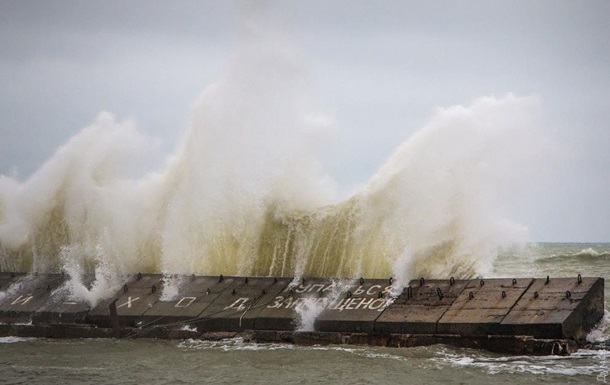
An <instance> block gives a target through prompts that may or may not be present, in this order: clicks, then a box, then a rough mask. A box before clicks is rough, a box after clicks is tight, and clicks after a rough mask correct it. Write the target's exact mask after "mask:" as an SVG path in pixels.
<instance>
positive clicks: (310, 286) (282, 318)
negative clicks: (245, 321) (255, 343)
mask: <svg viewBox="0 0 610 385" xmlns="http://www.w3.org/2000/svg"><path fill="white" fill-rule="evenodd" d="M333 285H334V284H333V281H332V280H331V279H328V278H309V279H302V280H300V281H294V282H293V279H291V278H288V279H287V283H286V285H284V287H283V288H282V290H280V291H279V292H278V293H277V294H276V295H275V297H274V298H273V300H272V301H271V302H270V303H268V304H267V305H265V306H264V307H263V308H262V309H261V310H260V312H259V313H258V316H257V318H256V320H255V321H254V329H257V330H295V329H298V328H299V322H300V320H299V314H298V312H299V311H300V310H301V308H302V307H303V306H311V305H314V303H319V304H320V305H319V306H324V304H325V303H327V302H328V301H329V298H330V297H329V295H330V291H331V289H332V288H333V287H334V286H333Z"/></svg>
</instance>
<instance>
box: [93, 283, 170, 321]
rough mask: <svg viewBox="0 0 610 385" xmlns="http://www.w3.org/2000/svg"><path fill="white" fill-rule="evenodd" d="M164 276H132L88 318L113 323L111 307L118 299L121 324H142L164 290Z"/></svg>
mask: <svg viewBox="0 0 610 385" xmlns="http://www.w3.org/2000/svg"><path fill="white" fill-rule="evenodd" d="M162 278H163V277H162V275H160V274H137V275H133V276H130V277H129V278H128V280H127V283H125V285H124V286H123V288H122V289H120V290H119V291H118V292H117V293H115V295H114V296H112V297H111V298H109V299H108V300H105V301H102V302H100V304H98V305H97V306H96V307H95V308H93V309H91V311H90V312H89V315H88V319H89V320H90V321H91V322H93V323H95V324H97V325H99V326H103V327H109V326H110V325H112V320H111V317H110V310H109V307H110V304H111V303H112V302H114V301H115V300H116V311H117V317H118V322H119V324H120V325H121V326H131V327H134V326H142V324H143V319H142V316H143V315H144V313H145V312H146V311H147V310H148V309H150V308H151V307H152V306H153V305H154V304H155V303H156V302H157V301H158V300H159V297H160V295H161V293H162V291H163V281H162Z"/></svg>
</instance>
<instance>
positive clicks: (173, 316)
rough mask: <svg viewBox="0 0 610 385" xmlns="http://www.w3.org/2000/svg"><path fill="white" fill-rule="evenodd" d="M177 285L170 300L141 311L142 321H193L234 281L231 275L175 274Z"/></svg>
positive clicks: (161, 301) (164, 322) (231, 285)
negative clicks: (199, 275)
mask: <svg viewBox="0 0 610 385" xmlns="http://www.w3.org/2000/svg"><path fill="white" fill-rule="evenodd" d="M175 279H176V281H175V282H174V284H176V285H177V287H178V292H177V294H176V296H175V297H174V298H173V299H171V300H161V299H160V300H159V301H157V302H155V303H154V304H153V305H152V306H151V307H150V308H149V309H147V310H146V312H145V313H144V315H143V318H142V319H143V323H144V324H150V325H152V324H167V323H176V322H179V323H184V324H188V323H189V321H193V322H196V321H198V320H199V319H198V317H199V315H200V314H201V313H203V311H204V310H205V309H206V308H207V307H208V306H209V305H210V304H211V303H212V302H214V301H215V300H216V298H218V296H219V295H220V294H221V293H222V292H223V291H225V290H226V289H227V288H232V287H234V286H235V285H236V282H235V279H234V278H232V277H223V276H214V277H210V276H208V277H197V276H184V277H180V278H175Z"/></svg>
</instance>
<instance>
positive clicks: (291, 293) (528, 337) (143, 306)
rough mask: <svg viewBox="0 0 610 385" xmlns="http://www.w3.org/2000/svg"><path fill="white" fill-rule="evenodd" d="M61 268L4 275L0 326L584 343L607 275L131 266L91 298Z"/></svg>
mask: <svg viewBox="0 0 610 385" xmlns="http://www.w3.org/2000/svg"><path fill="white" fill-rule="evenodd" d="M67 281H68V277H67V276H64V275H61V274H27V275H26V274H19V273H0V335H20V336H36V337H55V338H83V337H84V338H86V337H93V338H98V337H115V338H133V337H154V338H207V339H216V338H227V337H235V336H241V337H243V338H246V339H248V340H252V341H259V342H278V341H281V342H292V343H301V344H329V343H332V344H342V343H347V344H372V345H381V346H397V347H399V346H418V345H430V344H436V343H444V344H450V345H455V346H463V347H476V348H484V349H489V350H492V351H498V352H507V353H515V354H569V353H571V352H573V351H576V350H577V348H578V344H582V343H583V342H584V339H585V337H586V335H587V333H588V332H590V330H591V329H592V328H593V327H594V326H595V325H596V324H597V323H598V322H599V321H600V319H601V318H602V317H603V313H604V280H603V278H594V277H581V276H578V277H573V278H551V277H546V278H494V279H472V280H456V279H453V278H449V279H445V280H426V279H424V278H421V279H418V280H413V281H411V282H410V284H409V285H408V286H407V287H406V288H404V290H402V292H400V293H393V292H392V290H393V285H392V280H391V279H386V280H384V279H364V278H360V279H356V280H333V279H328V278H302V279H300V280H296V279H293V278H290V277H278V278H273V277H224V276H215V277H210V276H184V277H181V278H180V285H179V286H178V291H177V293H176V294H175V295H174V296H172V299H170V300H166V299H165V298H163V300H162V293H163V290H164V284H165V282H166V280H164V277H163V276H162V275H158V274H134V275H132V276H129V277H127V279H126V281H125V284H124V286H123V287H122V288H120V289H119V290H118V291H117V292H116V293H114V294H113V295H111V296H110V297H109V298H107V299H106V300H104V301H101V302H99V303H98V304H96V305H95V306H93V307H91V306H90V305H89V304H88V303H87V302H84V301H81V300H78V299H75V298H73V297H71V295H70V292H69V290H67V288H66V285H65V284H66V282H67Z"/></svg>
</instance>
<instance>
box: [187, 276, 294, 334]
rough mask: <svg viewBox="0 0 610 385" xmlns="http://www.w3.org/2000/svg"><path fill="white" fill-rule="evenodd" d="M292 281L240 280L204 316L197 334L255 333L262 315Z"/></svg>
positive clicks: (207, 309)
mask: <svg viewBox="0 0 610 385" xmlns="http://www.w3.org/2000/svg"><path fill="white" fill-rule="evenodd" d="M291 280H292V279H291V278H261V277H240V278H236V279H235V280H234V282H233V285H231V286H230V287H227V288H226V289H225V290H223V291H222V293H220V294H219V295H218V297H217V298H216V299H215V300H214V301H213V302H212V303H211V304H210V305H209V306H208V307H206V309H205V310H204V311H203V312H202V313H201V314H200V316H199V320H198V321H197V330H198V331H200V332H208V331H240V330H246V329H254V323H255V319H257V316H258V314H259V313H260V312H261V311H262V310H263V309H265V308H266V307H267V306H268V305H269V304H271V303H272V302H273V301H274V299H275V298H276V297H277V296H278V294H279V293H280V292H281V291H282V290H283V289H284V288H286V286H287V285H288V284H289V282H290V281H291Z"/></svg>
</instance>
